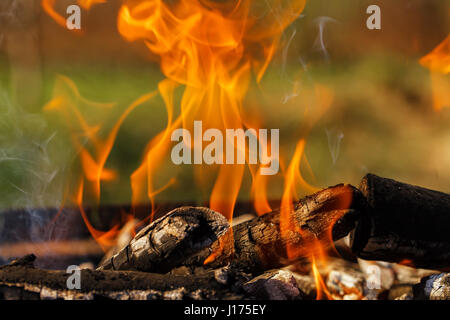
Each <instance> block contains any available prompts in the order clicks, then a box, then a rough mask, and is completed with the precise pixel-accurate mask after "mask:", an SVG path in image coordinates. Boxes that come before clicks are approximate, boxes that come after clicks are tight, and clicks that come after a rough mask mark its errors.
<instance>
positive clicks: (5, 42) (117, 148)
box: [0, 0, 450, 208]
mask: <svg viewBox="0 0 450 320" xmlns="http://www.w3.org/2000/svg"><path fill="white" fill-rule="evenodd" d="M17 2H18V3H19V4H20V3H21V2H20V0H17ZM25 2H27V1H22V4H23V3H25ZM30 2H31V1H30ZM69 3H70V1H60V2H59V3H58V6H57V9H58V10H59V11H60V12H64V8H65V6H67V5H68V4H69ZM370 4H378V5H379V6H380V7H381V12H382V14H381V17H382V29H381V30H368V29H367V28H366V24H365V23H366V19H367V17H368V15H367V14H366V13H365V11H366V8H367V7H368V6H369V5H370ZM119 6H120V2H119V1H109V2H108V3H106V4H100V5H98V6H95V7H94V8H93V9H92V10H91V11H89V12H85V11H83V16H82V26H83V30H84V31H85V32H84V34H82V35H77V34H74V33H71V32H69V31H67V30H65V29H63V28H61V27H60V26H58V25H57V24H56V23H55V22H54V21H52V20H51V19H50V18H49V17H48V16H46V15H45V13H43V12H42V10H40V9H39V6H37V8H34V9H33V8H32V7H28V6H27V5H23V6H22V7H21V8H22V10H34V11H33V12H31V13H30V14H28V15H27V14H24V15H22V17H23V19H27V20H26V21H23V23H17V21H7V20H5V19H1V18H0V207H3V208H10V207H23V206H28V207H30V206H31V207H32V206H37V207H40V206H55V205H59V204H60V203H61V201H62V199H63V198H64V194H65V190H66V188H67V185H68V184H70V183H72V182H73V179H72V178H73V177H74V176H76V173H77V172H78V171H79V164H78V161H77V154H76V150H75V148H74V147H73V146H72V144H71V142H70V139H69V134H68V130H67V128H65V125H64V122H62V121H61V118H58V117H57V116H55V115H53V114H51V113H45V112H43V111H42V107H43V106H44V105H45V104H46V103H47V102H48V101H49V100H50V99H51V97H52V90H53V86H54V83H55V77H56V75H57V74H61V75H65V76H67V77H69V78H70V79H71V80H72V81H74V83H75V84H76V85H77V87H78V89H79V91H80V94H81V95H82V96H83V97H84V98H86V99H87V100H90V101H95V102H105V103H109V102H113V103H115V105H114V107H113V108H111V109H105V110H101V111H98V110H97V109H95V110H94V109H93V110H87V111H86V112H87V116H88V117H95V118H102V119H104V125H103V127H102V129H101V132H100V133H101V134H103V136H105V134H107V133H108V132H109V130H110V129H111V127H112V126H113V124H114V123H115V121H116V120H117V119H118V117H119V116H120V114H121V113H122V112H123V111H124V110H125V109H126V108H127V106H128V105H129V104H130V103H131V102H132V101H133V100H135V99H137V98H138V97H140V96H141V95H143V94H145V93H147V92H150V91H153V90H155V89H156V87H157V84H158V82H159V81H161V80H162V79H163V78H164V76H163V75H162V73H161V72H160V70H159V66H158V64H157V62H156V61H157V59H156V58H155V57H152V56H151V55H150V53H149V52H148V50H147V49H146V48H145V47H144V45H143V44H142V43H128V42H126V41H125V40H123V39H122V38H121V37H120V35H119V34H118V32H117V28H116V13H117V11H118V8H119ZM0 10H3V14H5V13H7V12H6V10H7V9H5V8H3V9H2V8H0ZM8 10H9V9H8ZM16 10H17V9H16ZM16 13H17V12H16ZM449 13H450V1H447V0H409V1H406V0H404V1H388V0H383V1H381V0H379V1H357V0H340V1H329V0H311V1H308V2H307V5H306V8H305V10H304V12H303V14H302V16H301V18H299V19H298V20H297V21H296V22H295V23H294V24H293V25H292V26H290V27H289V28H288V29H287V30H286V31H285V33H284V36H283V46H282V47H281V48H280V50H279V52H277V54H276V56H275V57H274V60H273V62H272V64H271V65H270V67H269V69H268V71H267V74H266V75H265V77H264V78H263V81H262V83H261V86H260V87H258V86H256V85H255V84H254V83H253V85H252V87H251V90H250V91H249V94H248V97H247V99H246V105H249V106H255V105H256V106H257V107H258V108H259V110H260V112H261V113H262V114H263V115H264V117H263V118H264V123H263V127H265V128H279V129H280V144H281V148H282V155H283V156H284V157H285V158H286V159H290V157H291V156H292V154H293V152H294V150H295V145H296V142H297V141H298V139H299V138H301V137H302V136H301V128H302V127H303V126H305V125H307V124H305V118H304V111H305V108H306V107H310V108H311V107H312V108H314V106H313V105H308V103H305V102H304V100H305V99H304V98H305V97H304V96H303V93H304V92H309V91H308V90H311V88H312V87H313V86H314V85H315V84H320V85H323V86H325V87H327V88H329V89H330V90H332V91H333V93H334V99H333V103H332V105H331V106H330V107H329V109H328V110H327V111H326V113H325V114H324V115H323V116H322V117H321V118H320V119H319V120H318V122H317V123H316V124H315V125H314V126H313V128H312V130H311V131H310V133H309V135H308V137H307V145H306V151H305V152H306V156H307V158H308V161H309V164H310V166H311V169H312V173H313V175H311V174H309V173H308V171H307V170H305V171H304V172H305V173H304V174H305V179H306V180H307V181H308V182H309V183H310V184H312V185H314V186H316V187H326V186H329V185H333V184H337V183H340V182H348V183H352V184H356V185H357V184H358V183H359V180H360V179H361V178H362V176H363V175H364V174H365V173H368V172H371V173H375V174H378V175H382V176H386V177H390V178H394V179H398V180H401V181H406V182H409V183H412V184H418V185H422V186H426V187H430V188H435V189H438V190H442V191H445V192H450V125H449V124H450V108H444V109H443V110H442V111H440V112H436V111H434V110H433V107H432V96H431V87H430V86H431V84H430V74H429V71H428V70H427V69H425V68H424V67H422V66H421V65H420V64H419V63H418V60H419V59H420V58H421V57H422V56H424V55H426V54H427V53H428V52H430V51H431V50H432V49H433V48H435V47H436V46H437V45H438V44H439V43H440V42H441V41H443V40H444V39H445V37H446V36H447V34H448V33H449V30H450V23H449V21H450V20H449ZM268 14H270V12H269V13H268ZM1 15H2V11H0V16H1ZM18 19H19V20H20V17H19V18H18ZM37 88H38V89H37ZM179 94H181V92H178V95H179ZM96 112H99V113H98V114H95V113H96ZM249 112H250V111H249ZM166 117H167V115H166V112H165V108H164V105H163V102H162V100H161V98H160V97H156V98H155V99H154V100H152V101H151V102H149V103H146V104H144V105H142V106H140V107H139V108H137V109H136V110H135V111H133V112H132V113H131V114H130V116H129V117H128V118H127V120H126V121H125V123H124V124H123V126H122V128H121V130H120V132H119V134H118V137H117V140H116V143H115V145H114V148H113V150H112V152H111V155H110V157H109V159H108V162H107V165H106V167H108V168H114V169H116V170H117V171H118V172H119V173H120V174H119V176H118V178H117V179H116V180H114V181H111V182H107V183H104V184H103V186H102V187H103V188H102V197H101V200H102V203H104V204H124V203H125V204H126V203H129V202H130V199H131V190H130V183H129V176H130V174H131V173H132V172H133V171H134V170H135V169H136V168H137V167H138V166H139V164H140V162H141V160H142V156H143V152H144V149H145V146H146V144H147V143H148V141H149V140H150V139H151V138H152V137H154V136H155V135H156V134H157V133H158V132H160V131H161V130H163V129H164V128H165V125H166ZM302 169H304V168H302ZM173 176H174V177H176V179H177V183H176V184H175V185H174V186H172V187H170V188H169V189H167V190H166V191H164V192H162V193H161V194H160V195H158V197H157V199H158V201H161V202H171V201H172V202H183V201H189V202H191V201H194V202H198V203H204V202H205V201H207V199H208V197H209V193H210V191H211V188H212V182H213V179H211V178H210V179H209V180H211V181H210V182H209V184H208V183H207V184H206V185H204V186H203V187H202V188H200V187H198V188H195V187H192V185H193V184H194V183H195V181H194V174H193V170H192V167H190V166H179V167H176V166H174V165H171V163H170V160H169V159H168V161H167V165H165V166H163V167H162V168H161V170H160V171H159V172H158V175H157V177H155V179H156V185H157V187H158V186H163V185H164V184H165V183H166V182H167V181H168V180H169V179H170V178H171V177H173ZM250 178H251V177H250V174H249V172H248V170H247V171H246V173H245V179H244V182H243V187H242V189H241V192H240V200H249V199H250V184H251V179H250ZM281 192H282V177H281V174H280V175H278V176H277V177H273V178H270V179H269V197H270V198H271V199H279V198H280V197H281ZM300 192H301V193H302V190H300ZM303 193H304V191H303ZM300 195H302V194H300Z"/></svg>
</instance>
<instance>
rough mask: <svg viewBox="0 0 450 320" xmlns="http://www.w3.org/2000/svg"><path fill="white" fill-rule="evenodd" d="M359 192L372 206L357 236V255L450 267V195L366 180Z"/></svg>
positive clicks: (371, 177)
mask: <svg viewBox="0 0 450 320" xmlns="http://www.w3.org/2000/svg"><path fill="white" fill-rule="evenodd" d="M360 190H361V191H362V193H363V194H364V196H366V198H367V201H368V203H369V205H370V209H369V211H368V212H369V213H368V214H367V215H365V216H362V217H361V220H360V222H359V223H358V226H357V228H356V230H355V231H354V232H353V233H352V237H351V238H352V239H351V246H352V250H353V251H354V252H355V253H356V254H357V255H358V256H359V257H360V258H362V259H366V260H382V261H389V262H401V261H405V260H408V261H409V262H410V263H412V264H413V265H414V266H416V267H422V268H431V269H435V268H444V269H445V268H447V267H450V238H449V234H450V195H449V194H446V193H443V192H439V191H434V190H429V189H425V188H422V187H418V186H413V185H410V184H406V183H402V182H398V181H395V180H391V179H386V178H381V177H378V176H376V175H373V174H368V175H366V176H365V177H364V178H363V179H362V182H361V185H360Z"/></svg>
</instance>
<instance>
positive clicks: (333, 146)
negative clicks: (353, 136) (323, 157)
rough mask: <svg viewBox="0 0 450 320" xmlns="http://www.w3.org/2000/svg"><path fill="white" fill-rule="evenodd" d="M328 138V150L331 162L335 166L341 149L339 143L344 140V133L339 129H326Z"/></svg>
mask: <svg viewBox="0 0 450 320" xmlns="http://www.w3.org/2000/svg"><path fill="white" fill-rule="evenodd" d="M325 131H326V133H327V138H328V150H329V151H330V155H331V160H332V161H333V165H335V164H336V161H337V160H338V158H339V152H340V149H341V142H342V139H344V133H343V132H342V131H341V130H339V129H334V128H333V129H326V130H325Z"/></svg>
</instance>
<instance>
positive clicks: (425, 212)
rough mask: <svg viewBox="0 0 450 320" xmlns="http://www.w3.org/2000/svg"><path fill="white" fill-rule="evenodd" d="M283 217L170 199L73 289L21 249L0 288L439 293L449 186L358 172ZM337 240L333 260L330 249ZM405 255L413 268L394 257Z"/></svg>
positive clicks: (72, 295) (344, 295)
mask: <svg viewBox="0 0 450 320" xmlns="http://www.w3.org/2000/svg"><path fill="white" fill-rule="evenodd" d="M288 218H289V221H290V223H291V226H290V227H289V229H288V230H282V227H280V224H282V223H283V222H282V221H281V212H280V210H277V211H273V212H270V213H267V214H265V215H263V216H260V217H254V218H252V219H249V220H247V221H244V222H242V223H240V224H237V225H234V226H233V227H230V225H229V224H228V222H227V221H226V219H224V218H223V216H222V215H221V214H219V213H217V212H214V211H212V210H210V209H207V208H202V207H181V208H178V209H175V210H173V211H171V212H169V213H168V214H167V215H165V216H163V217H161V218H159V219H157V220H155V221H154V222H153V223H151V224H150V225H148V226H147V227H145V228H143V229H142V230H141V231H140V232H139V233H138V234H137V235H136V236H135V237H134V238H133V239H132V240H131V241H130V242H129V243H128V244H127V245H126V246H125V247H123V248H118V249H117V250H116V251H115V252H114V254H110V255H109V256H108V258H107V259H104V260H103V261H102V263H101V265H100V266H99V267H98V268H97V269H96V270H89V269H84V270H82V271H81V284H82V285H81V288H80V289H79V290H69V289H67V283H66V281H67V278H68V275H67V274H66V273H65V271H49V270H41V269H37V268H35V267H34V265H33V260H34V256H26V257H24V258H22V259H19V260H17V261H14V262H13V263H11V264H9V265H6V266H3V267H0V298H4V299H8V298H12V299H48V298H51V299H55V298H62V299H95V298H98V297H102V298H105V297H106V298H112V299H183V298H190V299H254V298H256V299H258V298H259V299H314V298H315V297H316V295H317V294H320V295H321V296H323V297H327V298H329V299H415V298H416V299H450V294H449V289H450V284H449V279H450V276H449V275H448V274H446V273H442V271H444V272H445V271H448V270H449V269H450V195H448V194H445V193H442V192H438V191H433V190H429V189H425V188H421V187H417V186H412V185H409V184H405V183H401V182H398V181H394V180H391V179H386V178H381V177H378V176H375V175H372V174H368V175H366V176H365V177H364V178H363V180H362V182H361V184H360V186H359V188H355V187H353V186H351V185H344V184H341V185H337V186H334V187H330V188H327V189H324V190H322V191H320V192H317V193H315V194H313V195H310V196H308V197H306V198H304V199H302V200H300V201H299V202H298V203H297V204H296V205H295V206H294V208H293V210H292V211H291V212H290V215H289V217H288ZM284 219H286V217H284ZM343 238H348V239H349V246H348V248H347V251H348V253H349V254H348V255H345V257H344V258H345V259H344V258H343V257H338V255H337V254H336V251H335V250H334V249H335V248H334V243H335V244H336V247H338V244H340V243H342V239H343ZM317 244H320V247H321V248H323V249H326V248H329V249H330V250H329V251H330V252H329V255H331V256H333V255H334V258H332V259H331V260H329V261H328V262H327V263H326V264H325V265H323V266H319V269H320V270H319V271H320V274H322V275H323V277H324V281H323V283H324V284H323V286H324V287H319V288H317V287H316V283H318V282H317V281H316V279H315V277H314V274H313V272H312V271H311V265H310V259H309V257H310V255H311V254H312V249H311V248H313V247H314V246H315V245H317ZM287 247H290V248H295V252H296V254H295V255H294V256H293V255H292V254H288V253H287V250H286V248H287ZM371 260H373V261H371ZM205 261H207V263H206V264H205ZM380 261H384V262H380ZM406 262H407V263H408V264H410V265H414V268H409V267H405V266H401V265H400V264H398V263H403V264H404V263H406ZM418 268H426V269H427V270H424V269H418ZM374 270H375V271H376V272H375V273H376V274H375V276H376V281H375V282H376V283H375V284H376V285H374V283H373V277H374V273H373V272H374ZM405 270H407V271H405ZM436 270H440V271H436Z"/></svg>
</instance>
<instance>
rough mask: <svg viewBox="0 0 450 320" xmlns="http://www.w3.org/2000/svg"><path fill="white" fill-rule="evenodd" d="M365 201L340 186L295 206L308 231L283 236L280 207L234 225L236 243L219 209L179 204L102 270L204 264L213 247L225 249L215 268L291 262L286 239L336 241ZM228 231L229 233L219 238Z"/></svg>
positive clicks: (299, 242) (301, 242)
mask: <svg viewBox="0 0 450 320" xmlns="http://www.w3.org/2000/svg"><path fill="white" fill-rule="evenodd" d="M364 201H365V200H364V198H363V197H362V195H361V193H360V192H359V191H358V190H357V189H356V188H354V187H352V186H349V185H337V186H335V187H331V188H328V189H325V190H322V191H320V192H318V193H316V194H313V195H311V196H308V197H306V198H304V199H302V200H301V201H300V202H299V203H298V204H297V205H296V206H295V208H294V211H293V212H292V219H293V221H295V223H296V226H297V227H298V228H300V229H301V230H302V231H304V232H302V234H300V233H299V232H294V231H291V232H289V233H288V234H287V235H282V233H281V231H280V212H279V211H274V212H271V213H268V214H266V215H263V216H261V217H257V218H254V219H252V220H249V221H245V222H243V223H241V224H239V225H237V226H235V227H233V238H234V242H233V243H231V242H229V241H224V239H226V238H230V237H229V234H228V233H225V231H226V230H227V229H228V224H227V221H226V220H225V219H224V218H223V216H221V215H220V214H218V213H215V212H213V211H211V210H209V209H206V208H194V207H184V208H179V209H176V210H174V211H172V212H170V213H169V214H168V215H167V216H165V217H162V218H160V219H158V220H156V221H155V222H153V223H152V224H150V225H149V226H148V227H146V228H144V229H143V230H141V231H140V232H139V233H138V234H137V235H136V237H135V238H134V239H133V240H132V241H131V242H130V244H129V245H128V246H126V247H125V248H124V249H123V250H121V251H120V252H119V253H118V254H116V255H115V256H113V257H112V258H111V259H110V260H109V261H107V262H106V263H104V264H103V265H101V266H100V267H99V269H100V270H110V269H113V270H139V271H151V272H158V273H164V272H168V271H170V270H171V269H173V268H175V267H177V266H180V265H185V266H190V267H193V266H203V263H204V261H205V260H206V259H207V258H208V257H209V256H210V255H211V254H212V253H213V252H220V254H219V255H218V256H217V257H216V259H215V261H214V262H213V263H211V264H210V265H209V266H210V267H211V268H218V267H221V266H225V265H227V264H228V263H229V262H230V261H234V262H235V263H238V264H239V265H240V266H241V267H245V268H247V269H249V270H251V271H252V272H257V271H262V270H267V269H273V268H277V267H279V266H282V265H286V264H290V263H291V262H292V260H290V259H288V257H287V255H286V245H287V244H293V245H296V246H298V247H302V246H304V248H305V249H306V248H307V247H308V244H311V243H313V242H314V241H317V240H318V241H321V242H323V243H324V245H326V246H329V245H330V244H331V242H332V241H331V240H330V239H329V238H330V237H332V238H333V240H336V239H340V238H342V237H344V236H346V235H347V234H348V233H349V232H350V231H351V230H352V229H353V228H354V226H355V223H356V221H357V219H358V218H359V211H356V210H353V209H350V208H352V207H355V208H359V209H360V208H364V207H365V202H364ZM224 234H226V235H228V236H224V237H222V239H220V241H219V240H217V241H215V240H216V239H219V237H220V236H221V235H224ZM330 235H331V236H330ZM214 241H215V242H214ZM224 243H225V244H224ZM233 244H234V245H233ZM306 254H308V252H305V255H306ZM296 258H297V257H296ZM298 258H299V257H298Z"/></svg>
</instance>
